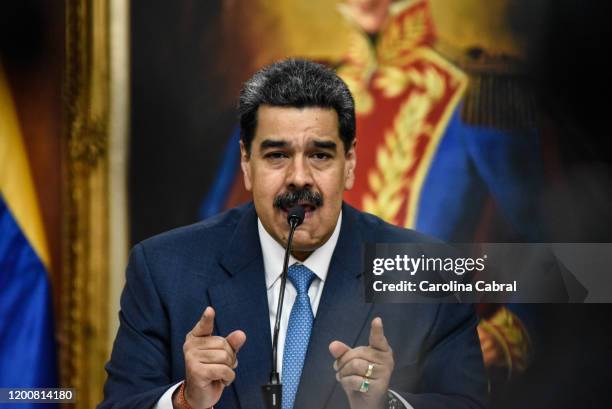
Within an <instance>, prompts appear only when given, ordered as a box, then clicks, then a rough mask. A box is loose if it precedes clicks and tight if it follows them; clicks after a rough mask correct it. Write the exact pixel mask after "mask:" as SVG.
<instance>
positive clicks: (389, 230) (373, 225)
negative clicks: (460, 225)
mask: <svg viewBox="0 0 612 409" xmlns="http://www.w3.org/2000/svg"><path fill="white" fill-rule="evenodd" d="M343 213H344V214H346V215H347V216H348V219H349V220H351V219H352V221H353V222H355V223H356V225H357V226H358V228H359V229H360V233H361V236H362V237H363V238H364V241H367V242H372V243H440V241H439V240H438V239H436V238H434V237H431V236H428V235H426V234H423V233H419V232H417V231H416V230H412V229H408V228H404V227H399V226H396V225H394V224H391V223H388V222H386V221H384V220H383V219H381V218H380V217H378V216H375V215H373V214H370V213H367V212H363V211H360V210H357V209H355V208H353V207H351V206H350V205H347V204H345V205H344V207H343ZM343 217H344V216H343Z"/></svg>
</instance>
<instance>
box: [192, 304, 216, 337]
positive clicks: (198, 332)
mask: <svg viewBox="0 0 612 409" xmlns="http://www.w3.org/2000/svg"><path fill="white" fill-rule="evenodd" d="M214 325H215V310H214V308H213V307H206V309H205V310H204V313H203V314H202V317H201V318H200V320H199V321H198V322H197V324H196V325H195V327H193V329H192V330H191V335H193V336H194V337H207V336H209V335H211V334H212V332H213V327H214Z"/></svg>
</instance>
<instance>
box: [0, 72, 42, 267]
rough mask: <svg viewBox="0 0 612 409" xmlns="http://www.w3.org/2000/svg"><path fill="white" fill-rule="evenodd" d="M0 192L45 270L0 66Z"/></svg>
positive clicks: (34, 204)
mask: <svg viewBox="0 0 612 409" xmlns="http://www.w3.org/2000/svg"><path fill="white" fill-rule="evenodd" d="M0 191H1V192H2V195H3V196H4V200H5V201H6V204H7V206H8V208H9V209H10V210H11V213H12V214H13V216H14V217H15V219H16V222H17V224H18V225H19V227H20V228H21V230H22V232H23V233H24V235H25V236H26V238H27V239H28V242H29V243H30V245H31V246H32V247H33V248H34V251H35V252H36V254H38V257H40V259H41V260H42V262H43V264H44V265H45V267H47V270H48V269H49V265H50V263H49V261H50V259H49V252H48V249H47V242H46V239H45V233H44V229H43V224H42V218H41V215H40V208H39V207H38V200H37V196H36V191H35V188H34V183H33V179H32V174H31V172H30V166H29V163H28V157H27V154H26V150H25V146H24V143H23V139H22V135H21V129H20V127H19V121H18V118H17V113H16V111H15V105H14V102H13V98H12V96H11V93H10V89H9V86H8V83H7V81H6V77H5V75H4V70H3V69H2V65H1V63H0Z"/></svg>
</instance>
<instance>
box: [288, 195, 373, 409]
mask: <svg viewBox="0 0 612 409" xmlns="http://www.w3.org/2000/svg"><path fill="white" fill-rule="evenodd" d="M357 223H358V220H357V212H356V210H354V209H352V208H350V207H348V206H346V205H344V206H343V211H342V226H341V228H340V236H339V238H338V243H337V244H336V249H335V250H334V255H333V256H332V260H331V263H330V266H329V272H328V275H327V279H326V282H325V285H324V287H323V294H322V297H321V301H320V303H319V308H318V309H317V316H316V317H315V321H314V324H313V328H312V333H311V336H310V344H309V346H308V351H307V353H306V359H305V362H304V369H303V370H302V377H301V381H300V387H299V390H298V393H297V397H296V402H295V408H296V409H297V408H300V409H301V408H323V407H325V404H326V402H327V400H328V399H329V397H330V395H331V393H332V392H333V390H334V388H335V387H336V384H337V381H336V378H335V371H334V370H333V367H332V365H333V357H332V356H331V354H330V353H329V349H328V347H329V344H330V343H331V342H332V341H334V340H339V341H342V342H344V343H346V344H348V345H350V346H355V343H356V341H357V338H358V336H359V334H360V332H361V331H362V330H363V328H364V326H365V325H366V324H367V318H368V316H369V314H370V311H371V309H372V305H371V304H366V303H365V302H364V298H363V297H364V291H363V285H362V280H361V279H360V277H361V273H362V252H363V239H362V237H361V234H360V231H359V228H358V226H357Z"/></svg>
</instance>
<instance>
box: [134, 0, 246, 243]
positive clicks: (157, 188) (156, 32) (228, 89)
mask: <svg viewBox="0 0 612 409" xmlns="http://www.w3.org/2000/svg"><path fill="white" fill-rule="evenodd" d="M221 3H222V2H221V1H218V0H217V1H180V2H168V1H159V0H155V1H135V2H133V3H132V6H131V7H132V9H131V61H132V63H131V64H132V69H131V80H132V85H131V95H132V97H131V98H132V101H131V103H132V108H131V109H132V112H131V135H130V137H131V142H130V151H131V153H130V168H129V198H130V206H129V208H130V218H131V223H130V224H131V226H130V232H131V242H132V244H134V243H137V242H139V241H141V240H143V239H145V238H147V237H150V236H152V235H154V234H157V233H160V232H163V231H165V230H168V229H171V228H174V227H177V226H181V225H185V224H189V223H193V222H194V221H196V220H197V211H198V206H199V204H200V202H201V201H202V199H203V197H204V194H205V192H206V191H207V189H208V187H209V186H210V184H211V181H212V180H213V177H214V172H215V169H216V168H217V166H218V164H219V162H220V154H221V152H222V151H223V148H224V145H225V143H226V141H227V139H228V137H229V135H230V133H231V131H232V129H233V127H234V124H235V118H236V117H235V110H234V105H235V102H234V98H235V96H236V95H237V90H238V87H239V79H237V78H235V76H234V77H232V75H233V74H232V73H233V72H235V71H234V70H232V69H231V67H229V68H228V65H232V66H235V64H240V58H241V57H240V52H238V51H236V52H235V53H232V54H231V55H233V58H232V60H231V61H230V60H228V59H227V58H225V57H224V55H226V54H227V53H225V52H224V47H228V46H231V45H230V44H227V42H224V41H223V37H224V36H223V29H222V5H221Z"/></svg>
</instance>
